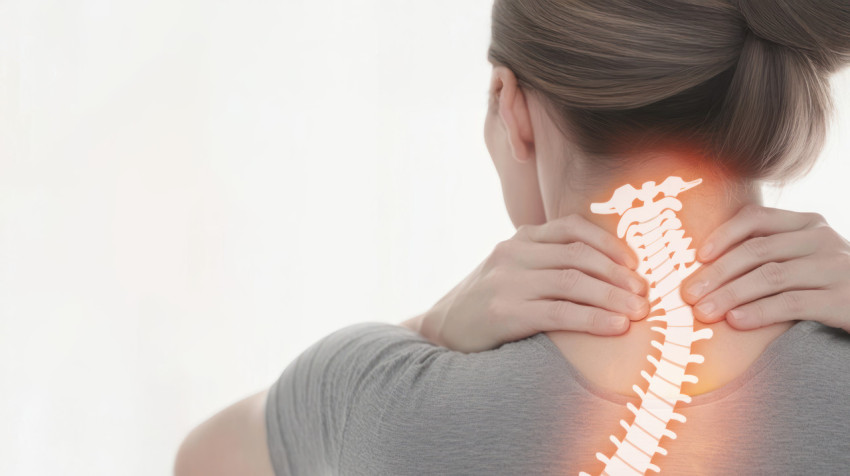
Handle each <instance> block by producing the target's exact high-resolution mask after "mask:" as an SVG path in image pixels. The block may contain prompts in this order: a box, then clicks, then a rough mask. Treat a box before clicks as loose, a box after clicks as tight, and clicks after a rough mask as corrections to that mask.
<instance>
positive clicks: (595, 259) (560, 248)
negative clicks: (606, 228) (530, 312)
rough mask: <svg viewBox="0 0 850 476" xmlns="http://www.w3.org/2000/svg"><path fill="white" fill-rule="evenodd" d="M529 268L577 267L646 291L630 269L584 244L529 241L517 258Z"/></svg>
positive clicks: (613, 281)
mask: <svg viewBox="0 0 850 476" xmlns="http://www.w3.org/2000/svg"><path fill="white" fill-rule="evenodd" d="M517 259H518V260H519V264H520V265H522V266H524V267H526V268H528V269H569V268H574V269H577V270H579V271H581V272H583V273H585V274H587V275H590V276H593V277H594V278H596V279H600V280H602V281H606V282H608V283H611V284H613V285H615V286H618V287H620V288H622V289H625V290H626V291H631V292H633V293H635V294H642V293H645V292H646V290H647V289H648V287H647V285H646V280H644V279H642V278H641V276H640V275H639V274H638V273H636V272H635V271H632V270H631V269H629V268H627V267H625V266H622V265H620V264H618V263H617V262H615V261H613V260H612V259H611V258H609V257H608V256H606V255H605V254H603V253H602V252H600V251H599V250H597V249H596V248H593V247H592V246H590V245H588V244H586V243H584V242H583V241H574V242H572V243H568V244H555V243H537V242H530V243H527V244H526V245H525V247H524V248H523V250H522V253H519V256H518V257H517Z"/></svg>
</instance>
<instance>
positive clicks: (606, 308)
mask: <svg viewBox="0 0 850 476" xmlns="http://www.w3.org/2000/svg"><path fill="white" fill-rule="evenodd" d="M490 92H491V103H490V108H489V110H488V113H487V117H486V120H485V131H484V136H485V142H486V144H487V148H488V150H489V151H490V155H491V157H492V159H493V163H494V165H495V166H496V169H497V171H498V172H499V177H500V179H501V181H502V191H503V194H504V198H505V206H506V207H507V210H508V213H509V215H510V217H511V220H512V222H513V223H514V225H515V226H516V227H517V233H516V234H515V235H514V236H513V237H511V238H510V239H508V240H505V241H503V242H501V243H500V244H499V245H498V246H497V247H496V249H494V252H493V253H492V254H491V255H490V256H489V257H488V258H487V260H485V261H484V262H483V263H482V264H481V265H480V266H479V267H478V268H476V269H475V270H473V272H472V273H470V275H469V276H468V277H467V278H466V279H465V280H464V281H463V282H461V283H460V284H458V286H457V287H455V288H454V289H453V290H452V291H451V292H449V293H448V294H447V295H446V297H444V298H443V299H441V300H440V301H439V302H438V303H437V304H436V305H435V306H434V307H433V308H432V309H431V310H429V311H428V312H426V313H424V314H422V315H420V316H416V317H414V318H412V319H408V320H407V321H405V322H404V323H402V325H403V326H405V327H408V328H410V329H413V330H415V331H417V332H420V333H422V335H424V336H425V337H427V338H428V339H430V340H431V341H433V342H435V343H438V344H441V345H446V346H448V347H450V348H453V349H456V350H461V351H464V352H474V351H479V350H486V349H490V348H494V347H497V346H498V345H500V344H501V343H504V342H509V341H512V340H517V339H521V338H524V337H528V336H531V335H533V334H536V333H538V332H547V335H548V336H549V337H550V338H551V339H552V340H553V341H554V342H555V344H556V345H557V346H558V347H559V349H560V350H561V352H562V354H563V355H564V357H565V358H566V359H568V360H569V361H570V362H571V363H572V364H573V365H574V366H576V367H577V368H578V370H579V371H580V372H582V373H583V374H584V375H585V376H587V377H588V378H590V379H591V381H592V382H594V383H595V384H597V385H599V386H602V387H604V388H607V389H609V390H612V391H614V392H617V393H621V394H624V395H630V396H631V395H632V393H631V390H630V388H627V387H626V385H628V386H630V385H631V384H632V383H634V381H633V380H634V376H635V375H639V371H640V370H641V369H642V368H647V367H646V364H648V362H647V361H646V359H645V356H646V355H647V353H649V351H650V350H651V348H650V346H649V344H648V342H649V341H650V340H651V337H650V335H649V327H650V326H649V324H650V323H648V322H647V321H644V320H642V319H643V318H644V317H646V310H647V308H648V303H646V302H645V299H644V298H643V295H644V294H645V291H646V289H645V287H642V286H639V287H634V286H633V285H632V284H631V282H632V281H633V279H634V278H637V276H636V275H635V273H634V271H633V270H634V268H635V263H633V262H632V261H631V259H632V258H633V255H632V254H631V251H630V250H629V249H628V248H627V247H626V246H625V245H623V244H622V243H621V242H620V241H619V240H617V239H616V237H615V236H614V235H613V234H612V230H614V229H615V225H616V219H615V218H614V217H611V216H607V217H605V216H600V215H593V214H590V213H589V204H590V203H591V202H594V201H604V200H606V199H607V198H608V197H607V195H606V194H608V193H610V192H611V191H612V190H614V188H616V187H618V186H620V185H622V184H623V183H626V182H632V183H641V181H645V180H656V179H659V178H661V179H663V178H665V177H667V176H669V175H676V174H679V175H681V176H683V177H685V178H691V177H701V178H703V179H704V180H705V184H706V186H701V187H700V188H699V190H697V189H695V190H694V193H690V192H689V193H690V196H686V195H683V196H682V200H683V202H684V204H685V209H684V210H683V212H682V213H681V214H679V216H680V218H681V219H682V221H683V224H684V228H685V229H686V230H687V231H688V235H689V236H691V237H693V238H694V246H702V248H701V249H700V252H699V254H698V256H699V258H700V259H701V260H703V261H705V262H706V263H715V264H716V265H715V266H712V265H711V264H708V265H707V266H705V267H703V268H702V269H700V270H699V271H698V272H697V273H695V274H694V275H692V276H690V277H689V279H688V280H686V281H685V283H684V284H683V289H688V287H689V285H690V284H694V283H697V282H700V281H707V282H708V284H707V285H706V286H704V287H703V292H702V294H701V296H694V295H691V294H688V293H685V294H683V297H684V299H685V300H686V301H687V302H689V303H692V304H697V305H699V304H700V303H703V302H714V303H715V312H714V313H709V314H701V313H699V312H697V314H696V317H697V318H698V319H699V320H701V321H702V322H703V323H704V325H706V326H711V327H712V329H714V331H715V336H714V337H713V338H712V339H710V340H709V341H699V342H697V343H696V344H695V348H694V351H695V352H697V353H702V354H703V355H705V357H706V363H705V364H702V365H700V367H701V368H700V370H697V371H695V373H696V375H697V376H698V377H699V378H700V381H699V383H698V384H686V385H692V387H691V388H687V387H686V388H683V390H684V391H685V392H686V393H689V394H691V395H697V394H700V393H704V392H706V391H709V390H711V389H713V388H716V387H718V386H721V385H723V384H724V383H725V382H728V381H729V380H730V379H731V378H734V376H736V375H738V374H740V373H741V372H742V371H743V370H744V369H746V368H747V367H748V366H749V365H750V364H751V363H752V361H753V360H755V358H757V357H758V355H759V354H761V352H763V350H764V348H765V347H766V346H767V345H768V344H769V343H770V342H771V341H772V340H773V339H775V338H776V337H777V336H778V335H780V334H781V333H782V332H784V331H785V330H786V329H787V328H788V327H789V326H790V325H792V324H793V322H794V319H812V320H818V321H821V322H824V323H825V324H827V325H832V326H835V327H843V328H844V329H846V330H848V331H850V300H848V296H850V245H848V243H847V241H846V240H844V239H843V238H842V237H840V236H839V235H838V234H837V233H835V232H834V231H833V230H832V229H831V228H829V227H828V226H827V225H826V222H825V221H823V218H822V217H820V216H818V215H815V214H799V213H794V212H787V211H784V210H774V209H768V208H765V207H762V206H761V205H760V204H761V201H760V200H761V199H760V196H759V193H758V188H757V187H755V186H753V184H748V183H743V182H739V183H734V184H732V185H733V186H732V187H731V188H730V187H729V186H726V187H718V186H712V185H711V183H712V180H711V179H712V177H713V176H712V173H711V171H707V170H698V169H694V168H693V167H692V166H688V165H687V164H688V163H691V162H690V161H689V160H688V154H689V152H686V151H683V150H681V149H671V150H666V151H659V153H658V154H650V155H645V156H640V157H638V156H636V157H635V160H640V161H641V168H640V171H635V170H628V169H625V168H624V169H622V170H620V172H619V174H618V175H617V174H611V175H609V176H606V177H594V184H595V185H594V187H586V186H584V185H585V183H584V181H583V179H584V178H588V177H583V176H582V174H583V173H586V171H587V170H588V167H587V164H586V163H583V162H582V160H583V159H582V157H581V156H580V155H578V154H576V153H575V152H574V149H573V148H572V147H570V144H569V141H568V140H566V139H565V138H563V137H562V135H561V133H560V132H559V131H557V130H556V129H555V127H554V125H553V123H552V122H551V120H549V118H548V117H547V116H546V115H545V114H544V113H543V109H542V108H541V107H540V103H539V102H538V100H537V99H536V98H535V97H534V96H533V95H527V94H526V93H524V92H523V91H521V90H520V89H519V88H518V87H517V85H516V78H514V76H513V74H512V73H511V72H510V70H508V69H506V68H502V67H495V68H494V69H493V76H492V80H491V83H490ZM642 174H643V175H642ZM714 178H716V177H714ZM714 183H718V182H716V181H715V182H714ZM727 185H728V184H727ZM753 237H756V239H760V240H762V241H760V242H759V241H757V242H756V243H755V244H752V243H751V242H752V240H753ZM765 237H767V238H765ZM767 239H770V241H766V240H767ZM708 243H711V244H713V251H711V252H710V253H707V244H708ZM747 243H751V244H749V245H748V244H747ZM764 250H768V251H764ZM777 263H782V265H781V266H776V264H777ZM765 265H770V266H769V267H768V268H767V270H765ZM764 273H766V274H764ZM765 282H767V284H765ZM635 299H637V300H638V301H641V302H642V304H641V305H640V306H637V307H635V308H632V307H630V306H629V301H630V300H631V301H634V300H635ZM736 310H737V311H739V313H740V314H741V315H745V316H747V319H743V320H737V319H734V318H733V317H732V316H734V311H736ZM615 316H624V317H625V318H626V319H625V320H624V321H622V322H621V323H620V324H616V323H614V322H613V321H612V320H611V318H613V317H615ZM744 329H757V330H749V331H747V332H741V330H744ZM653 337H654V336H653ZM267 391H268V390H263V391H261V392H259V393H257V394H254V395H252V396H250V397H247V398H245V399H244V400H241V401H239V402H237V403H235V404H233V405H231V406H229V407H227V408H225V409H224V410H222V411H221V412H219V413H218V414H216V415H214V416H212V417H211V418H210V419H208V420H207V421H205V422H204V423H202V424H201V425H199V426H198V427H197V428H195V429H194V430H193V431H192V432H191V433H190V434H189V436H187V437H186V439H185V440H184V442H183V444H182V445H181V447H180V449H179V451H178V454H177V459H176V463H175V474H176V475H177V476H194V475H212V476H216V475H230V474H244V475H257V476H273V474H274V473H273V471H272V467H271V462H270V459H269V452H268V443H267V441H266V431H265V398H266V394H267Z"/></svg>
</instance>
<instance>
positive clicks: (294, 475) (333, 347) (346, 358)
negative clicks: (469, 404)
mask: <svg viewBox="0 0 850 476" xmlns="http://www.w3.org/2000/svg"><path fill="white" fill-rule="evenodd" d="M411 348H419V349H423V348H430V349H439V347H438V346H435V345H433V344H431V343H430V342H428V341H427V340H426V339H425V338H424V337H422V336H421V335H419V334H418V333H416V332H414V331H412V330H410V329H407V328H405V327H401V326H398V325H393V324H387V323H379V322H363V323H358V324H353V325H349V326H347V327H344V328H342V329H340V330H337V331H335V332H333V333H331V334H330V335H328V336H326V337H324V338H322V339H321V340H319V341H318V342H316V343H315V344H313V345H312V346H310V347H309V348H308V349H307V350H305V351H304V352H303V353H302V354H300V355H299V356H298V357H297V358H296V359H295V360H294V361H292V362H291V363H290V364H289V365H288V366H287V367H286V369H285V370H284V371H283V373H282V374H281V376H280V377H279V378H278V380H277V381H276V382H275V383H274V384H273V385H272V386H271V388H270V389H269V393H268V398H267V400H266V432H267V438H268V446H269V453H270V455H271V460H272V466H273V468H274V472H275V475H276V476H289V475H291V476H299V475H321V474H336V473H337V472H338V469H339V461H340V454H341V451H342V443H343V441H344V432H345V430H346V422H347V418H348V416H349V411H350V409H351V408H352V407H353V406H354V405H355V404H356V402H357V400H358V398H361V397H362V396H363V393H364V391H366V392H368V393H370V394H374V392H375V389H380V388H383V387H385V386H386V387H388V386H389V385H390V384H391V381H390V380H391V379H392V378H393V375H395V372H394V370H398V369H399V368H401V367H402V366H403V362H402V361H403V360H405V359H407V358H409V356H410V350H411ZM367 389H368V390H367Z"/></svg>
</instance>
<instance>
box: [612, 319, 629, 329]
mask: <svg viewBox="0 0 850 476" xmlns="http://www.w3.org/2000/svg"><path fill="white" fill-rule="evenodd" d="M626 321H628V318H626V316H609V317H608V324H609V325H610V326H611V327H612V328H613V329H622V328H623V327H625V326H626Z"/></svg>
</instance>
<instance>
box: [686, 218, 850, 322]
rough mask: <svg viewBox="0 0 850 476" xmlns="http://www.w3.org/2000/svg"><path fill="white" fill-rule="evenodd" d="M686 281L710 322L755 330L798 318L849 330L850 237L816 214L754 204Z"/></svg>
mask: <svg viewBox="0 0 850 476" xmlns="http://www.w3.org/2000/svg"><path fill="white" fill-rule="evenodd" d="M697 258H698V259H699V260H700V261H703V262H707V263H710V264H707V265H706V266H703V267H702V268H700V269H699V270H697V271H696V272H695V273H694V274H693V275H691V276H689V277H688V279H686V280H685V281H684V282H683V283H682V289H683V290H684V291H683V293H682V297H683V298H684V299H685V301H686V302H688V303H691V304H695V307H694V310H695V312H694V315H695V317H696V318H697V319H698V320H700V321H702V322H706V323H712V322H717V321H720V320H723V319H726V321H727V322H728V323H729V325H731V326H732V327H735V328H737V329H741V330H746V329H757V328H760V327H764V326H766V325H769V324H774V323H777V322H783V321H788V320H794V319H805V320H812V321H819V322H821V323H823V324H826V325H828V326H832V327H838V328H842V329H844V330H845V331H848V332H850V243H848V242H847V240H846V239H844V238H843V237H842V236H841V235H840V234H838V233H837V232H836V231H835V230H833V229H832V228H831V227H830V226H829V225H828V224H827V222H826V220H825V219H824V218H823V216H821V215H819V214H817V213H798V212H793V211H789V210H781V209H777V208H769V207H762V206H757V205H749V206H746V207H744V208H742V209H741V211H740V212H738V213H737V214H736V215H735V216H733V217H732V218H731V219H729V220H728V221H727V222H726V223H724V224H723V225H721V226H720V227H719V228H717V229H716V230H715V231H714V232H713V233H712V234H711V235H710V236H709V237H708V238H707V239H706V240H705V242H704V244H703V246H702V247H701V248H700V249H699V250H698V254H697Z"/></svg>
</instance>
